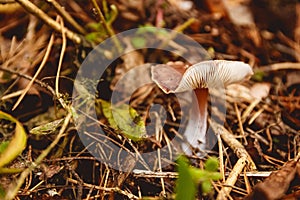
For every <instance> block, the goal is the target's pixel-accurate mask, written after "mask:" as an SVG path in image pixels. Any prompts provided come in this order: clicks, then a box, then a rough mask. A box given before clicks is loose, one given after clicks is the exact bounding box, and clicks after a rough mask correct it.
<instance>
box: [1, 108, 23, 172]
mask: <svg viewBox="0 0 300 200" xmlns="http://www.w3.org/2000/svg"><path fill="white" fill-rule="evenodd" d="M0 118H2V119H6V120H9V121H11V122H14V123H16V129H15V134H14V136H13V137H12V139H11V140H10V142H9V144H8V145H7V147H6V148H5V150H4V151H3V152H1V154H0V168H2V167H3V166H5V165H7V164H9V163H10V162H11V161H13V160H14V159H15V158H16V157H18V156H19V154H21V153H22V151H23V150H24V149H25V147H26V142H27V135H26V132H25V130H24V127H23V126H22V124H21V123H20V122H19V121H18V120H16V119H15V118H14V117H12V116H11V115H9V114H7V113H4V112H2V111H0Z"/></svg>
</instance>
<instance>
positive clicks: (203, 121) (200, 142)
mask: <svg viewBox="0 0 300 200" xmlns="http://www.w3.org/2000/svg"><path fill="white" fill-rule="evenodd" d="M194 92H195V96H196V97H195V98H193V101H192V107H191V110H190V116H189V123H188V124H187V127H186V130H185V133H184V136H185V138H186V140H187V141H188V143H189V144H190V145H191V147H193V148H198V150H204V149H205V142H206V141H205V138H206V137H205V136H206V131H207V116H208V114H207V104H208V103H207V97H208V89H207V88H197V89H194ZM182 147H183V150H184V152H185V153H186V154H187V155H192V151H191V149H190V147H188V146H187V145H186V144H182ZM199 155H201V153H200V154H199Z"/></svg>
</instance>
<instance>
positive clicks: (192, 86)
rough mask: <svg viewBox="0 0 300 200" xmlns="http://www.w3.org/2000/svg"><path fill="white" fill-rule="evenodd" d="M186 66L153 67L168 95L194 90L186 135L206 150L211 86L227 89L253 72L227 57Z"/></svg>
mask: <svg viewBox="0 0 300 200" xmlns="http://www.w3.org/2000/svg"><path fill="white" fill-rule="evenodd" d="M174 69H175V70H174ZM183 69H184V70H183ZM183 69H182V68H181V69H178V66H177V68H176V67H175V68H172V67H171V66H170V64H169V65H163V64H162V65H157V66H152V68H151V73H152V80H153V81H154V82H155V83H156V84H157V85H158V86H159V87H160V88H161V89H162V90H163V91H164V92H165V93H167V94H168V93H177V92H185V91H188V90H194V92H195V96H196V99H195V100H196V101H197V102H196V104H193V105H192V109H191V114H190V119H191V120H189V123H188V126H187V129H186V131H185V133H184V135H185V138H186V140H187V141H188V143H189V144H190V145H191V146H192V147H193V148H195V149H199V150H203V145H205V135H206V131H207V116H208V114H207V106H208V100H207V98H208V95H209V88H224V87H226V86H227V85H229V84H232V83H238V82H241V81H242V80H245V79H248V78H250V77H251V76H252V75H253V71H252V68H251V67H250V66H249V65H248V64H246V63H243V62H238V61H225V60H211V61H204V62H200V63H197V64H195V65H192V66H190V67H189V68H187V69H185V68H183ZM192 103H194V102H192ZM197 112H199V113H197ZM182 147H183V148H184V151H185V153H186V154H189V155H191V154H192V151H191V150H190V149H189V148H186V147H187V145H185V144H183V145H182Z"/></svg>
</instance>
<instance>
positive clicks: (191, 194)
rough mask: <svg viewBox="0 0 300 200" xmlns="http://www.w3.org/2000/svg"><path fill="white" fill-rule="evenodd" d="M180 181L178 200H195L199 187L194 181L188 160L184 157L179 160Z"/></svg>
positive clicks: (178, 183)
mask: <svg viewBox="0 0 300 200" xmlns="http://www.w3.org/2000/svg"><path fill="white" fill-rule="evenodd" d="M177 163H178V167H177V171H178V174H179V176H178V179H177V181H176V188H175V191H176V197H175V199H176V200H193V199H195V195H196V192H197V185H196V184H195V183H194V181H193V177H192V175H191V173H190V171H189V164H188V160H187V158H186V157H184V156H180V157H179V158H178V160H177Z"/></svg>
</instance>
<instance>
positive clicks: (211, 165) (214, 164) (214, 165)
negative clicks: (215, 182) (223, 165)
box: [204, 157, 219, 172]
mask: <svg viewBox="0 0 300 200" xmlns="http://www.w3.org/2000/svg"><path fill="white" fill-rule="evenodd" d="M204 168H205V170H207V171H211V172H215V171H218V168H219V161H218V158H216V157H210V158H208V159H207V160H206V162H205V164H204Z"/></svg>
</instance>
